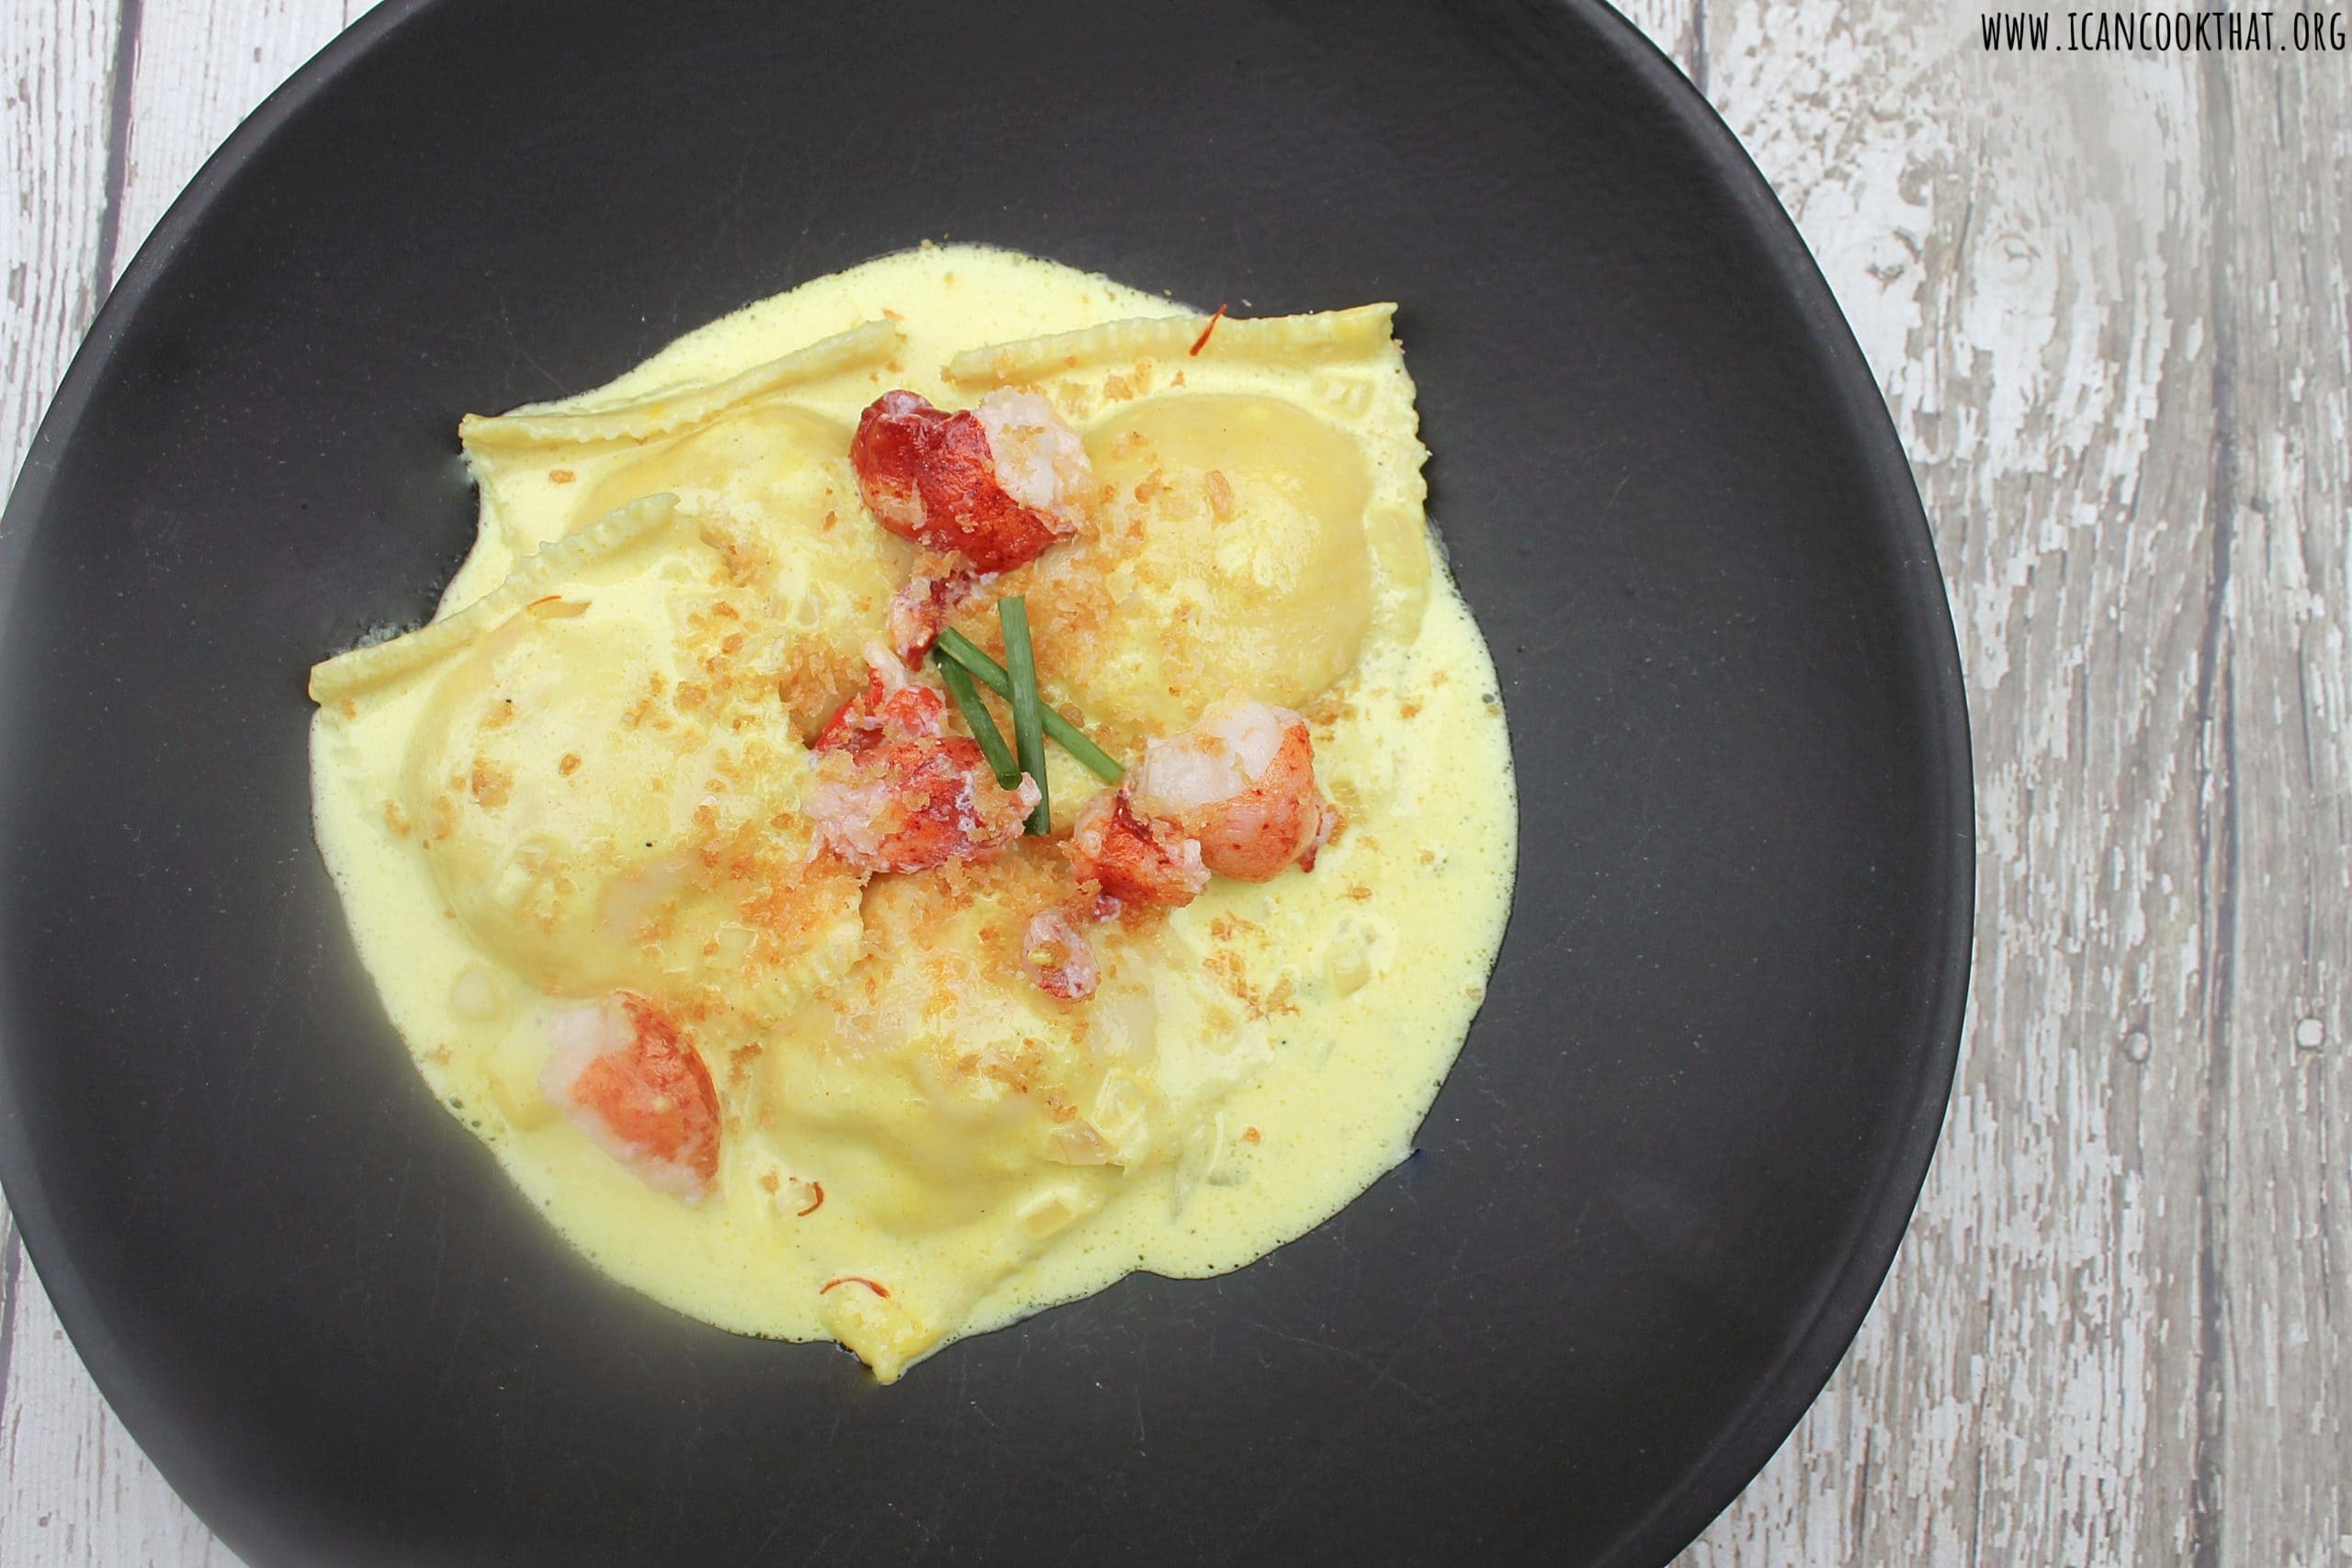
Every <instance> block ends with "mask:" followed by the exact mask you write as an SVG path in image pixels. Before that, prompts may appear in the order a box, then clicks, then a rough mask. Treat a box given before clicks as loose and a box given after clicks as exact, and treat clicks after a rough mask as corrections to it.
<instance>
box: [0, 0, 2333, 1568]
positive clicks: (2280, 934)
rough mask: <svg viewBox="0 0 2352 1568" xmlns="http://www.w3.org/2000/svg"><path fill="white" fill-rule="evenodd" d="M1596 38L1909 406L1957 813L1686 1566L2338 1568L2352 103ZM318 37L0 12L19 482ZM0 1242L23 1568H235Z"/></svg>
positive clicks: (15, 1516) (240, 3)
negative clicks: (113, 293) (1949, 653)
mask: <svg viewBox="0 0 2352 1568" xmlns="http://www.w3.org/2000/svg"><path fill="white" fill-rule="evenodd" d="M360 8H362V7H360V6H357V5H354V6H352V7H351V11H352V13H353V14H355V15H356V11H357V10H358V9H360ZM1625 8H1626V10H1627V13H1628V15H1629V16H1630V17H1632V18H1633V19H1634V22H1635V23H1636V24H1637V25H1638V26H1640V27H1641V28H1643V29H1644V30H1645V32H1646V33H1647V34H1648V35H1649V36H1650V38H1651V39H1653V40H1654V41H1656V42H1657V45H1658V47H1659V48H1660V49H1661V50H1663V51H1665V52H1666V53H1667V54H1668V56H1670V57H1671V58H1673V59H1674V60H1675V62H1677V63H1678V64H1679V65H1680V66H1681V68H1682V69H1683V70H1684V72H1685V73H1687V74H1689V75H1690V76H1691V79H1692V81H1693V82H1694V83H1696V84H1698V85H1701V87H1702V90H1703V91H1705V92H1706V93H1707V95H1708V96H1709V97H1710V99H1711V100H1712V101H1713V103H1714V104H1715V106H1716V107H1717V108H1718V109H1719V110H1720V111H1721V112H1722V113H1723V114H1724V118H1726V119H1727V120H1728V121H1729V122H1730V124H1731V126H1732V128H1733V129H1734V130H1736V131H1737V132H1738V133H1739V135H1740V137H1741V139H1742V140H1743V141H1745V142H1746V144H1747V147H1748V149H1749V152H1751V154H1752V155H1753V156H1754V157H1755V159H1756V161H1757V163H1758V165H1759V166H1760V167H1761V168H1762V169H1763V171H1764V173H1765V175H1766V176H1767V177H1768V178H1770V180H1771V181H1772V182H1773V185H1774V186H1775V188H1776V189H1778V190H1779V192H1780V193H1781V199H1782V201H1783V202H1784V204H1785V205H1786V206H1787V207H1788V208H1789V209H1790V211H1791V213H1792V215H1793V216H1794V217H1795V219H1796V220H1797V223H1798V225H1799V227H1800V228H1801V229H1802V230H1803V231H1804V234H1805V237H1806V239H1807V241H1808V243H1811V245H1812V246H1813V248H1814V251H1815V254H1816V255H1817V256H1818V257H1819V259H1820V261H1821V265H1822V269H1823V271H1824V273H1825V274H1826V276H1827V277H1828V279H1829V282H1830V284H1831V286H1832V288H1834V289H1835V290H1836V292H1837V294H1838V299H1839V300H1840V302H1841V303H1842V304H1843V306H1844V308H1845V310H1846V311H1847V314H1848V316H1849V319H1850V320H1851V321H1852V322H1853V325H1854V329H1855V333H1856V336H1857V337H1858V338H1859V339H1860V343H1861V345H1862V348H1863V351H1864V353H1865V355H1867V357H1868V359H1869V361H1870V363H1871V366H1872V367H1873V369H1874V370H1875V372H1876V374H1877V377H1878V379H1879V383H1880V386H1881V388H1882V389H1883V390H1884V392H1885V394H1886V397H1887V400H1888V404H1889V406H1890V408H1891V410H1892V411H1893V413H1894V421H1895V425H1896V428H1897V430H1898V431H1899V432H1900V433H1901V434H1902V436H1903V439H1904V442H1905V446H1906V447H1907V449H1908V450H1909V452H1910V454H1911V457H1912V460H1913V464H1914V467H1915V469H1916V471H1917V475H1918V479H1919V484H1920V490H1921V493H1922V495H1923V497H1924V499H1925V500H1926V502H1927V506H1928V514H1929V516H1930V518H1931V519H1932V520H1933V522H1934V525H1935V527H1936V535H1937V543H1938V547H1939V552H1940V555H1941V558H1942V564H1943V569H1944V573H1945V580H1946V583H1947V586H1948V587H1949V589H1950V592H1951V600H1952V605H1953V611H1954V617H1955V619H1956V621H1957V622H1958V624H1959V626H1960V635H1961V644H1962V658H1963V660H1964V661H1965V663H1966V666H1967V671H1968V678H1969V697H1970V713H1971V718H1972V721H1973V725H1974V729H1975V746H1976V761H1977V776H1978V789H1979V796H1980V815H1979V847H1980V860H1979V870H1978V910H1979V914H1978V922H1979V923H1978V927H1977V944H1976V976H1975V981H1974V986H1973V998H1972V1004H1971V1010H1970V1017H1969V1021H1968V1032H1967V1040H1966V1043H1965V1047H1964V1055H1963V1057H1962V1070H1961V1079H1960V1082H1959V1084H1958V1086H1957V1089H1956V1092H1955V1095H1954V1099H1953V1101H1952V1107H1951V1116H1950V1119H1949V1121H1948V1122H1947V1125H1946V1129H1945V1136H1944V1142H1943V1145H1942V1147H1941V1150H1940V1152H1939V1155H1938V1157H1937V1163H1936V1168H1935V1169H1934V1171H1933V1173H1932V1174H1931V1175H1930V1177H1929V1179H1928V1187H1927V1190H1926V1192H1925V1194H1924V1195H1923V1197H1922V1200H1921V1203H1920V1208H1919V1212H1918V1215H1917V1219H1916V1220H1915V1221H1914V1223H1913V1225H1912V1229H1911V1233H1910V1235H1909V1238H1908V1240H1907V1241H1906V1242H1905V1247H1904V1250H1903V1254H1902V1257H1901V1258H1899V1259H1898V1260H1897V1263H1896V1266H1895V1269H1894V1273H1893V1275H1892V1276H1891V1277H1890V1278H1889V1280H1888V1282H1887V1285H1886V1288H1885V1290H1884V1292H1883V1293H1882V1295H1881V1297H1880V1299H1879V1302H1878V1304H1877V1307H1876V1309H1875V1310H1874V1311H1873V1313H1872V1314H1871V1321H1870V1323H1869V1324H1868V1325H1866V1326H1865V1328H1864V1329H1863V1331H1862V1334H1861V1337H1860V1339H1859V1340H1858V1341H1857V1342H1856V1344H1855V1346H1854V1348H1853V1349H1852V1351H1851V1352H1850V1353H1849V1355H1848V1357H1847V1359H1846V1362H1845V1364H1844V1366H1843V1367H1842V1368H1841V1369H1840V1370H1839V1371H1838V1375H1837V1377H1836V1378H1835V1379H1834V1380H1833V1381H1832V1382H1831V1383H1830V1386H1829V1388H1828V1390H1827V1391H1826V1393H1824V1394H1823V1396H1822V1399H1821V1400H1820V1402H1819V1403H1818V1404H1816V1405H1815V1408H1814V1410H1813V1411H1812V1413H1811V1414H1810V1415H1809V1416H1807V1417H1806V1418H1805V1421H1804V1424H1803V1425H1802V1426H1801V1427H1799V1428H1798V1430H1797V1432H1796V1434H1795V1435H1794V1436H1793V1437H1792V1438H1791V1439H1790V1441H1789V1443H1788V1444H1787V1445H1786V1446H1785V1447H1784V1448H1783V1449H1782V1450H1781V1453H1780V1454H1779V1456H1778V1457H1777V1458H1775V1459H1774V1461H1772V1463H1771V1464H1770V1467H1768V1468H1767V1469H1766V1471H1765V1472H1764V1473H1763V1475H1762V1476H1760V1477H1759V1478H1758V1480H1757V1482H1756V1483H1755V1484H1754V1485H1752V1486H1750V1487H1749V1488H1748V1490H1747V1493H1746V1494H1745V1495H1742V1496H1741V1498H1740V1499H1739V1500H1738V1501H1737V1502H1736V1503H1735V1504H1734V1505H1733V1506H1731V1508H1730V1509H1728V1510H1727V1511H1726V1512H1725V1513H1724V1516H1723V1517H1721V1518H1720V1519H1718V1520H1717V1521H1716V1522H1715V1524H1714V1526H1713V1529H1710V1530H1709V1531H1708V1533H1707V1535H1706V1536H1705V1538H1704V1539H1703V1540H1702V1541H1701V1542H1700V1543H1699V1544H1698V1545H1696V1546H1695V1547H1693V1548H1692V1549H1691V1551H1690V1553H1688V1554H1687V1556H1686V1557H1685V1559H1684V1562H1685V1563H1686V1564H1687V1565H1689V1568H1766V1565H1770V1568H1787V1565H1792V1564H1811V1565H1829V1564H1853V1565H1856V1568H1861V1565H1877V1564H1887V1563H1906V1564H1937V1565H1942V1564H1970V1565H1973V1564H1976V1563H1979V1562H1986V1563H2001V1564H2011V1563H2018V1564H2026V1563H2030V1564H2041V1563H2062V1562H2063V1563H2078V1562H2086V1563H2123V1562H2147V1563H2155V1562H2163V1563H2173V1562H2191V1563H2196V1564H2199V1565H2227V1568H2275V1565H2290V1568H2318V1565H2320V1564H2323V1563H2335V1564H2341V1563H2344V1562H2352V1350H2347V1349H2346V1347H2345V1335H2346V1330H2347V1328H2352V1303H2348V1302H2347V1300H2346V1298H2347V1294H2352V1286H2347V1284H2346V1267H2347V1258H2352V1235H2346V1234H2345V1230H2346V1215H2347V1213H2352V1065H2347V1064H2352V1051H2347V1043H2346V1033H2347V1031H2352V1009H2347V1008H2346V998H2345V986H2346V968H2347V966H2348V965H2352V754H2347V728H2346V724H2347V718H2352V650H2347V648H2346V632H2347V621H2352V606H2348V605H2347V586H2352V585H2347V582H2346V571H2347V560H2346V558H2347V554H2352V471H2347V470H2348V469H2352V348H2348V347H2347V344H2352V321H2347V319H2346V299H2347V286H2348V285H2352V276H2347V266H2352V232H2348V231H2347V229H2352V73H2347V72H2346V69H2345V64H2344V59H2343V57H2342V56H2340V55H2335V56H2332V55H2310V56H2301V57H2298V56H2293V55H2290V54H2281V55H2271V56H2208V57H2201V58H2200V57H2199V56H2195V55H2158V54H2138V55H2081V54H2078V55H2071V56H2070V55H2066V54H2063V53H2062V54H2043V55H2016V56H2010V55H2000V54H1992V53H1987V52H1985V51H1983V50H1982V49H1981V47H1980V45H1979V41H1978V37H1977V34H1976V31H1975V27H1976V13H1975V12H1974V11H1953V10H1951V9H1950V8H1949V7H1945V6H1933V5H1929V4H1928V3H1926V0H1866V3H1862V4H1853V5H1827V4H1819V3H1815V0H1634V3H1631V4H1629V5H1628V6H1626V7H1625ZM348 19H349V17H347V16H346V14H345V6H344V5H343V4H342V3H341V0H332V3H330V0H120V3H119V4H116V5H107V6H92V5H89V4H87V3H86V0H25V3H24V4H22V5H20V6H17V7H15V8H14V9H12V10H9V11H7V12H6V14H5V17H0V50H5V51H6V68H7V74H6V82H7V84H8V91H9V96H8V98H7V101H6V135H7V138H8V146H9V151H10V156H11V158H12V159H13V160H15V163H16V166H17V169H18V170H19V171H20V173H19V176H18V186H19V194H20V198H21V199H20V201H19V204H18V206H17V209H15V210H14V211H11V212H10V213H9V214H8V216H7V219H6V227H5V228H0V245H5V248H6V256H5V258H0V265H5V268H6V287H7V289H8V299H9V311H8V315H7V317H6V324H5V326H0V354H5V355H6V365H7V369H8V377H7V382H6V389H5V394H0V395H5V398H6V404H5V415H4V416H0V433H4V434H5V439H6V441H7V443H8V446H7V448H6V452H7V456H8V457H9V459H10V465H11V470H12V471H13V468H14V465H15V463H16V462H17V460H18V459H19V458H20V457H21V455H22V454H23V452H24V451H25V449H26V446H27V444H28V442H29V440H30V438H31V434H32V430H33V428H34V425H35V423H37V420H38V417H39V414H40V411H41V410H42V409H43V408H44V407H45V406H46V404H47V401H48V398H49V394H50V392H51V389H53V388H54V386H55V383H56V379H57V378H58V376H59V375H60V374H61V373H62V368H63V365H64V360H65V357H66V356H67V355H68V354H69V353H70V351H71V349H72V347H73V345H74V343H75V341H76V340H77V339H78V337H79V335H80V333H81V332H82V331H83V329H84V328H85V325H86V323H87V321H88V319H89V315H90V313H91V310H92V309H93V308H94V305H95V302H96V299H98V298H99V297H100V296H101V295H102V293H103V291H104V288H106V286H107V283H108V282H110V281H111V276H112V272H113V270H115V268H116V267H117V266H118V265H119V262H120V260H121V259H123V258H127V257H128V256H130V254H132V253H133V252H134V251H135V249H136V247H137V245H138V243H139V242H140V240H141V238H142V237H143V236H144V235H145V233H146V232H147V231H148V229H149V228H150V227H152V226H153V222H154V221H155V220H156V219H157V218H158V217H159V216H160V215H161V213H162V212H163V210H164V207H165V206H166V205H168V203H169V201H170V200H171V198H172V197H173V196H174V195H175V194H176V193H177V191H178V190H179V188H180V187H181V186H182V185H183V184H184V183H185V182H186V181H187V178H188V177H189V176H190V175H192V174H193V173H194V172H195V170H196V168H197V166H198V164H200V163H201V161H202V159H203V158H204V157H205V156H206V155H208V154H209V152H210V151H211V149H212V147H213V146H214V145H216V144H217V143H218V141H220V138H221V137H223V136H224V135H226V134H227V132H228V131H229V130H231V129H232V126H233V125H234V124H235V122H236V120H237V119H238V118H239V117H241V116H242V115H243V113H244V112H246V110H247V109H249V108H250V107H252V105H253V104H254V102H256V101H258V99H259V98H260V97H261V96H263V95H264V94H265V93H266V92H267V91H268V90H269V89H270V88H271V87H273V86H275V85H276V84H277V82H278V81H279V80H281V79H282V78H283V77H284V75H285V74H286V73H288V72H289V71H291V70H292V69H293V68H294V67H295V66H296V65H298V64H300V62H301V61H302V60H304V59H306V58H307V57H308V56H309V55H310V54H311V52H312V51H315V50H316V49H317V48H318V47H319V46H320V45H321V44H322V43H323V42H324V41H325V40H326V39H328V38H330V37H332V36H333V34H334V31H335V29H336V28H339V27H340V26H342V25H343V24H344V23H345V21H346V20H348ZM2284 20H2285V18H2284V17H2281V18H2280V25H2281V26H2282V28H2283V25H2284ZM123 67H128V68H129V74H128V76H124V75H123V74H121V70H120V68H123ZM0 1264H5V1265H6V1267H5V1269H0V1562H41V1563H51V1564H57V1565H59V1568H96V1565H101V1564H103V1565H107V1568H112V1565H115V1564H120V1563H130V1562H139V1563H154V1564H158V1565H162V1568H181V1565H185V1564H199V1563H200V1564H208V1565H210V1564H218V1565H221V1568H228V1565H231V1564H232V1562H233V1560H232V1558H231V1557H230V1556H229V1554H228V1553H227V1552H226V1551H225V1550H223V1549H221V1548H220V1547H219V1546H218V1545H217V1544H216V1543H213V1542H211V1541H210V1540H209V1537H208V1536H207V1535H206V1533H205V1531H204V1530H203V1529H202V1527H201V1526H200V1525H198V1524H197V1523H196V1521H195V1520H194V1519H193V1518H192V1517H190V1516H189V1515H188V1514H187V1510H186V1509H185V1508H184V1507H183V1506H181V1505H180V1504H179V1502H178V1501H177V1499H176V1498H175V1497H173V1495H171V1493H170V1491H169V1490H168V1489H167V1488H166V1487H164V1484H163V1483H162V1482H161V1481H160V1480H159V1479H158V1478H157V1477H156V1476H155V1475H154V1473H153V1470H152V1469H151V1468H150V1467H148V1465H147V1464H146V1462H145V1461H144V1459H143V1458H142V1457H141V1455H140V1454H139V1452H138V1450H137V1449H136V1447H135V1446H134V1445H132V1444H131V1443H130V1441H129V1439H128V1438H125V1437H124V1435H123V1433H122V1431H121V1428H120V1427H119V1425H117V1424H116V1423H115V1421H114V1420H113V1417H112V1416H111V1415H110V1414H109V1413H107V1410H106V1409H105V1406H104V1404H103V1402H101V1401H100V1400H99V1399H98V1398H97V1396H96V1393H95V1391H94V1390H93V1389H92V1388H91V1386H90V1383H89V1380H88V1378H87V1376H86V1374H85V1373H84V1372H83V1371H82V1369H81V1367H80V1364H79V1363H78V1362H77V1361H76V1360H75V1359H74V1355H73V1352H72V1350H71V1348H70V1347H68V1346H67V1345H66V1344H65V1342H64V1339H63V1337H62V1334H61V1333H60V1332H59V1330H58V1329H57V1326H56V1323H55V1319H54V1316H53V1315H52V1314H51V1313H50V1311H49V1307H48V1303H47V1301H46V1299H45V1298H44V1297H42V1295H41V1294H40V1290H39V1287H38V1284H37V1282H36V1281H35V1280H33V1279H32V1276H31V1271H30V1269H29V1268H28V1267H25V1266H23V1265H22V1264H21V1262H20V1254H19V1252H18V1249H17V1244H16V1238H15V1234H14V1232H13V1230H6V1229H5V1228H0Z"/></svg>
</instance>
